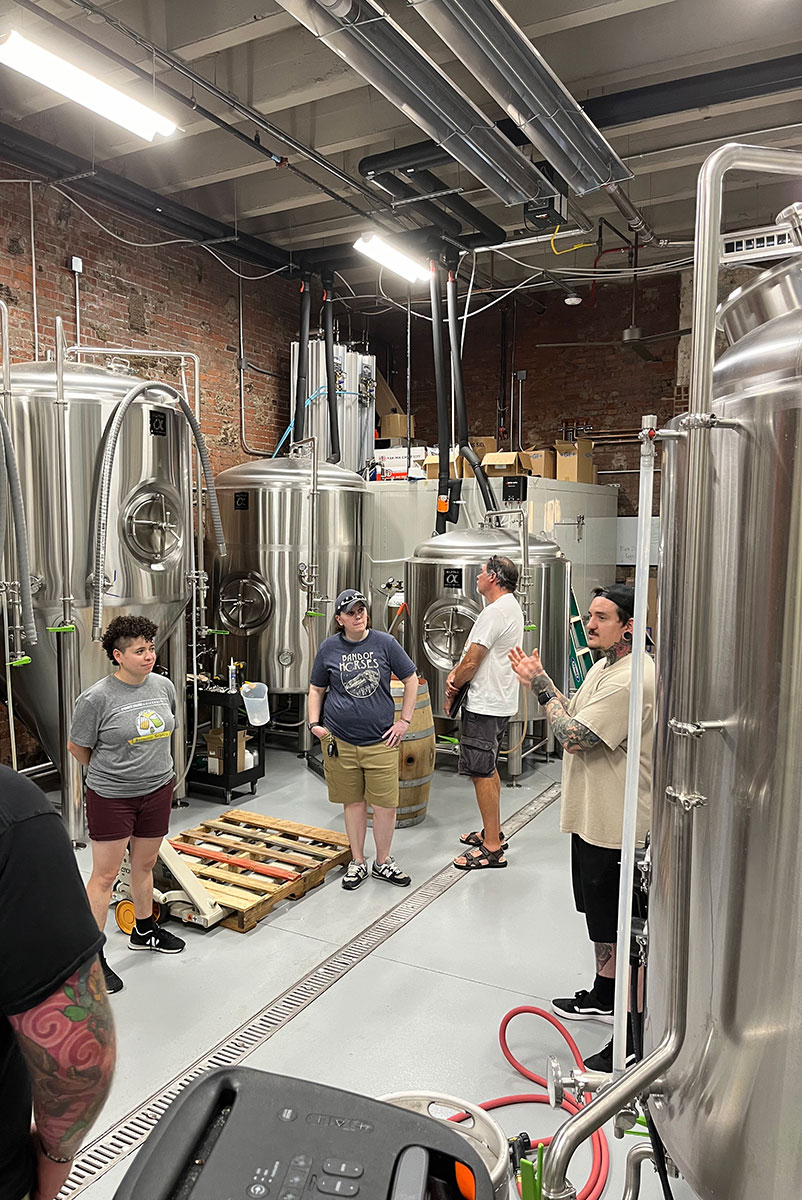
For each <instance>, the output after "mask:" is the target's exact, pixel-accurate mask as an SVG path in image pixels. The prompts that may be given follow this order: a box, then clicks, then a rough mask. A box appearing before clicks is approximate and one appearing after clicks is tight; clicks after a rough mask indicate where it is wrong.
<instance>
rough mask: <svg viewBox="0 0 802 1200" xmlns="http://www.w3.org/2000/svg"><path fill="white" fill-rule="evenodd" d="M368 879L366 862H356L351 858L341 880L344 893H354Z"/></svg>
mask: <svg viewBox="0 0 802 1200" xmlns="http://www.w3.org/2000/svg"><path fill="white" fill-rule="evenodd" d="M367 877H368V864H367V863H366V862H357V860H356V859H355V858H352V859H351V861H350V862H349V864H348V870H347V871H346V872H345V874H344V875H343V878H342V885H343V887H344V888H345V890H346V892H354V891H356V889H357V888H358V887H359V885H360V884H361V883H364V882H365V880H366V879H367Z"/></svg>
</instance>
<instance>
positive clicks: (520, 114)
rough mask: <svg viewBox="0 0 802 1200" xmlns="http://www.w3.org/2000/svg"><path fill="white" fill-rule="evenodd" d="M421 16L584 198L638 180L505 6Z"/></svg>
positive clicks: (450, 5)
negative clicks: (603, 188) (629, 180)
mask: <svg viewBox="0 0 802 1200" xmlns="http://www.w3.org/2000/svg"><path fill="white" fill-rule="evenodd" d="M346 2H347V0H346ZM416 12H417V13H418V14H419V15H420V16H421V17H423V19H424V21H427V22H428V24H429V25H431V27H432V29H434V31H435V32H436V33H437V34H438V35H439V37H441V38H442V40H443V41H444V42H445V44H446V45H447V46H448V47H449V49H450V50H451V51H453V53H454V55H455V57H456V58H457V59H458V60H459V61H460V62H462V63H464V64H465V66H466V67H468V69H469V70H470V71H471V72H472V73H473V75H474V76H475V77H476V79H477V80H478V81H479V82H480V83H481V85H482V87H483V88H485V90H486V91H487V92H489V93H490V95H491V96H493V98H494V99H495V100H497V101H498V103H499V104H500V105H501V107H502V108H503V109H504V111H505V112H506V113H507V115H508V116H509V117H511V118H512V120H513V121H514V122H515V124H516V125H517V126H518V128H519V129H521V130H522V132H523V133H525V134H526V136H527V137H528V138H529V140H530V142H531V143H532V145H533V146H535V147H536V148H537V150H538V151H539V153H540V154H542V156H543V157H544V158H545V159H546V160H547V162H549V163H551V165H552V166H553V167H554V168H555V170H557V171H558V172H559V173H560V175H561V176H562V177H563V179H564V180H565V181H566V183H567V184H568V185H569V187H570V188H571V189H572V191H574V192H576V193H577V195H579V196H582V195H584V194H585V193H586V192H592V191H595V190H596V189H597V188H600V187H604V186H605V185H607V184H610V183H616V182H618V181H620V180H622V179H631V178H632V172H631V171H629V170H628V168H627V167H626V166H625V165H624V164H623V162H622V161H621V159H620V158H619V157H618V155H617V154H616V153H615V151H614V150H613V148H612V147H611V146H610V145H609V144H608V143H607V141H606V140H605V139H604V138H603V137H602V135H601V133H600V132H599V130H598V129H597V128H596V126H595V125H594V124H593V122H592V121H591V120H590V118H589V117H587V116H586V115H585V113H584V112H583V111H582V109H581V108H580V107H579V105H578V104H577V102H576V100H574V98H573V96H572V95H571V93H570V92H569V91H568V90H567V88H565V87H564V86H563V84H562V83H561V82H560V80H559V79H558V78H557V76H556V75H555V74H554V72H553V71H552V70H551V69H550V67H549V66H548V64H547V63H546V62H545V60H544V59H543V58H542V57H541V56H540V54H539V53H538V52H537V50H536V49H535V47H534V46H533V45H532V43H531V42H530V41H529V39H528V38H527V37H526V35H525V34H524V32H523V31H522V30H521V29H519V28H518V26H517V25H516V24H515V22H514V21H513V20H512V18H511V17H510V16H509V15H508V14H507V13H506V12H505V10H504V8H503V7H502V6H501V4H499V3H498V0H426V3H425V4H419V5H417V6H416Z"/></svg>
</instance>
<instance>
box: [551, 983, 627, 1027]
mask: <svg viewBox="0 0 802 1200" xmlns="http://www.w3.org/2000/svg"><path fill="white" fill-rule="evenodd" d="M551 1007H552V1009H553V1010H554V1012H556V1014H557V1016H558V1017H562V1018H563V1019H564V1020H566V1021H584V1020H587V1019H588V1018H591V1019H592V1020H594V1021H604V1022H606V1024H608V1025H612V1023H613V1002H612V1000H610V1001H606V1000H602V999H600V997H599V996H598V995H597V994H596V989H595V988H591V990H590V991H589V992H588V991H584V990H583V991H579V992H574V994H573V996H570V997H568V996H565V997H558V998H557V999H556V1000H552V1002H551Z"/></svg>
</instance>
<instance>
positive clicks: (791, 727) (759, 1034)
mask: <svg viewBox="0 0 802 1200" xmlns="http://www.w3.org/2000/svg"><path fill="white" fill-rule="evenodd" d="M801 257H802V256H801ZM719 324H720V326H721V327H722V328H723V329H724V331H725V332H726V334H727V336H728V338H729V340H730V342H731V345H730V348H729V349H728V350H727V351H726V352H725V353H724V354H723V355H722V357H721V358H720V359H719V361H718V363H717V365H716V368H715V373H714V397H715V399H714V404H713V412H714V413H715V415H716V416H717V417H718V418H719V419H729V420H734V421H735V422H737V425H736V426H735V427H732V428H730V427H723V428H721V427H720V428H713V429H710V430H709V431H697V432H696V433H695V434H694V435H693V436H694V437H696V438H697V439H698V438H702V439H707V448H706V450H705V452H704V454H703V455H702V458H701V463H702V466H703V467H705V470H704V472H703V474H702V476H701V483H700V489H701V490H700V492H699V493H698V495H699V503H698V504H696V505H695V507H694V515H695V517H697V518H698V519H699V520H700V526H699V528H700V530H701V538H700V541H699V543H698V545H699V546H700V553H699V554H698V556H697V557H698V562H697V565H696V567H695V569H696V570H697V571H698V572H700V573H701V575H702V578H701V580H700V581H699V588H698V590H699V593H700V594H701V595H703V596H704V611H702V612H698V613H696V614H695V625H696V630H695V631H694V632H695V645H696V652H695V653H694V654H691V653H689V650H688V644H689V641H690V637H689V634H690V632H691V631H690V630H689V629H688V628H687V627H683V626H682V625H681V624H680V623H679V622H678V612H679V610H680V604H681V597H682V593H683V591H684V580H686V578H687V574H686V572H687V570H690V567H687V568H686V565H685V563H684V561H683V555H684V551H683V548H682V547H683V544H684V539H683V529H684V526H685V522H686V518H687V517H688V515H689V514H688V513H686V511H685V509H686V504H685V491H686V486H687V482H688V475H689V470H690V464H689V461H688V448H687V443H683V442H671V443H668V444H667V445H666V446H665V448H664V455H663V479H662V486H663V504H664V513H663V520H662V536H663V546H662V566H661V592H660V637H659V645H660V664H659V667H660V669H659V693H658V731H657V732H658V736H657V749H656V767H655V787H654V797H655V802H654V828H653V856H654V864H655V870H654V879H653V883H652V891H651V901H650V905H651V907H650V928H651V938H650V941H651V946H652V951H651V954H650V960H649V982H648V992H647V1007H648V1014H649V1017H648V1025H647V1033H646V1046H647V1050H648V1049H651V1048H654V1047H655V1046H656V1045H657V1044H658V1043H659V1041H660V1040H661V1038H662V1036H663V1033H664V1029H665V1021H666V1011H667V994H668V991H669V984H670V980H671V978H672V973H673V971H674V969H675V964H674V963H673V962H672V961H668V959H667V957H666V956H664V954H663V953H662V952H661V948H663V947H665V946H666V945H667V944H669V943H670V935H669V929H670V926H671V899H672V898H671V895H670V888H669V880H670V876H671V871H670V862H671V845H670V838H669V827H670V825H671V820H670V811H669V808H668V805H667V801H666V799H665V789H666V787H667V786H670V785H672V781H673V779H674V770H673V764H674V763H675V762H676V756H677V755H678V754H679V753H680V752H682V753H684V754H687V753H689V752H690V753H692V754H694V755H695V756H696V757H695V758H694V760H693V761H694V767H695V778H696V780H697V787H698V791H699V793H700V794H701V795H702V796H703V797H704V801H703V803H702V804H701V806H700V807H698V808H696V809H695V810H694V812H693V817H692V820H693V822H694V827H693V828H694V833H693V838H694V841H693V869H692V879H691V917H690V939H691V940H690V972H689V974H690V979H689V995H688V1022H687V1034H686V1037H685V1040H684V1044H683V1046H682V1049H681V1051H680V1054H679V1057H678V1058H677V1059H676V1061H675V1062H674V1064H673V1066H672V1067H671V1068H670V1069H669V1070H668V1072H667V1074H666V1077H665V1086H664V1087H662V1088H661V1095H660V1096H658V1097H655V1098H654V1099H653V1101H652V1105H651V1107H652V1111H653V1113H654V1116H655V1122H656V1124H657V1127H658V1130H659V1132H660V1135H661V1137H662V1138H663V1140H664V1142H665V1144H666V1147H667V1149H668V1151H669V1153H670V1155H671V1157H672V1158H673V1160H674V1161H675V1162H676V1163H677V1165H678V1167H679V1168H680V1170H681V1171H682V1173H683V1175H685V1177H686V1178H687V1180H688V1181H689V1183H690V1184H691V1186H692V1187H693V1188H694V1190H695V1191H696V1192H697V1193H698V1194H699V1195H700V1196H701V1197H703V1198H704V1200H725V1198H726V1200H746V1198H747V1197H749V1198H750V1200H753V1198H754V1197H757V1196H760V1197H761V1200H787V1197H790V1196H797V1195H799V1194H800V1190H802V1149H801V1148H800V1147H801V1145H802V1143H800V1134H799V1124H800V1117H802V1107H801V1106H800V1101H799V1081H800V1078H801V1077H802V870H800V862H802V803H800V786H801V781H802V736H801V735H800V730H801V729H802V377H801V375H802V357H801V356H802V261H800V259H796V260H795V261H791V262H789V263H785V264H783V265H781V266H779V267H777V268H775V269H773V270H771V271H768V272H765V273H764V274H763V275H761V276H758V277H757V278H756V279H755V280H754V281H753V282H752V283H750V284H749V285H748V286H747V287H744V288H741V289H739V290H738V291H737V292H735V293H733V295H732V296H731V297H730V299H729V300H728V301H727V302H726V303H725V304H724V305H723V306H722V307H721V309H720V311H719ZM700 444H702V445H704V443H700ZM699 461H700V460H699V458H698V456H697V457H695V458H694V471H696V470H697V467H698V465H699ZM686 679H687V680H688V681H689V682H690V693H689V694H691V695H692V696H693V697H694V700H695V706H696V708H697V712H696V713H695V714H692V715H693V717H694V720H696V721H699V722H713V723H719V722H720V723H721V728H720V729H715V728H714V729H709V730H708V731H706V732H704V733H703V734H702V735H701V736H700V737H698V738H694V739H693V741H692V743H691V744H690V745H689V746H682V747H680V746H678V743H679V742H680V741H683V740H684V741H687V739H680V738H679V737H677V736H676V734H675V733H672V732H671V731H669V729H668V721H669V719H670V718H671V717H672V715H674V714H676V712H677V711H678V700H679V696H680V687H681V686H684V683H683V681H684V680H686Z"/></svg>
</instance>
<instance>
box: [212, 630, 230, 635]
mask: <svg viewBox="0 0 802 1200" xmlns="http://www.w3.org/2000/svg"><path fill="white" fill-rule="evenodd" d="M230 632H231V630H230V629H210V630H209V633H211V634H219V635H220V637H228V635H229V633H230Z"/></svg>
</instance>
